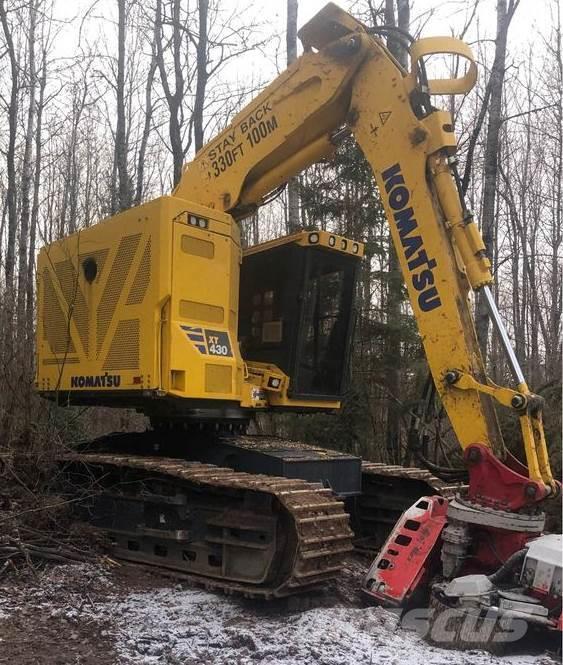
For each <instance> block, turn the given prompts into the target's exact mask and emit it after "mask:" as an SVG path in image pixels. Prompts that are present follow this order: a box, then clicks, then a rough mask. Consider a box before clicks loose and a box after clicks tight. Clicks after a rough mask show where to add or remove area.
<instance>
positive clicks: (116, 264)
mask: <svg viewBox="0 0 563 665" xmlns="http://www.w3.org/2000/svg"><path fill="white" fill-rule="evenodd" d="M140 239H141V234H140V233H136V234H135V235H131V236H125V237H124V238H122V239H121V242H120V243H119V248H118V250H117V254H116V255H115V258H114V260H113V264H112V266H111V270H110V273H109V275H108V278H107V281H106V286H105V289H104V293H103V295H102V299H101V301H100V304H99V306H98V312H97V325H96V339H97V352H98V356H99V354H100V351H101V348H102V346H103V344H104V340H105V338H106V334H107V331H108V328H109V325H110V323H111V320H112V318H113V315H114V312H115V308H116V307H117V302H118V300H119V296H120V295H121V289H122V288H123V283H124V282H125V279H126V277H127V275H128V273H129V269H130V268H131V263H132V261H133V257H134V256H135V252H136V251H137V247H138V245H139V240H140ZM116 337H117V334H116Z"/></svg>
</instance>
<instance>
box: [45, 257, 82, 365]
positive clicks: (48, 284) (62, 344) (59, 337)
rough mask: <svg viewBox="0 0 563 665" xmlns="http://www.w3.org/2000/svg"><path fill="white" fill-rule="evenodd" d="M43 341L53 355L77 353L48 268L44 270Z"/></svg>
mask: <svg viewBox="0 0 563 665" xmlns="http://www.w3.org/2000/svg"><path fill="white" fill-rule="evenodd" d="M43 339H45V340H46V341H47V342H48V343H49V346H50V347H51V352H52V353H57V354H64V353H76V350H75V348H74V344H73V342H72V339H70V335H69V329H68V320H67V317H66V316H65V314H64V312H63V310H62V309H61V305H60V303H59V299H58V298H57V293H56V291H55V287H54V286H53V282H52V280H51V275H49V271H48V269H47V268H45V269H44V270H43Z"/></svg>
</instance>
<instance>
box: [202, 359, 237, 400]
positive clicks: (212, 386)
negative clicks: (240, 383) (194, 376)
mask: <svg viewBox="0 0 563 665" xmlns="http://www.w3.org/2000/svg"><path fill="white" fill-rule="evenodd" d="M232 377H233V370H232V368H231V367H230V365H212V364H211V363H207V364H206V365H205V392H207V393H230V392H231V384H232Z"/></svg>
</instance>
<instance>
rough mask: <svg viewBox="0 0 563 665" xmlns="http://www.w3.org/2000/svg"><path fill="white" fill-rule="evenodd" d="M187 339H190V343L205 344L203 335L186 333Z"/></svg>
mask: <svg viewBox="0 0 563 665" xmlns="http://www.w3.org/2000/svg"><path fill="white" fill-rule="evenodd" d="M188 339H191V341H192V342H205V338H204V337H203V335H195V334H194V333H188Z"/></svg>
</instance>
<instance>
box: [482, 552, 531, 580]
mask: <svg viewBox="0 0 563 665" xmlns="http://www.w3.org/2000/svg"><path fill="white" fill-rule="evenodd" d="M527 551H528V550H527V549H526V548H523V549H521V550H518V551H517V552H514V554H511V555H510V556H509V557H508V559H507V560H506V561H505V562H504V563H503V564H502V566H501V567H500V568H499V569H498V570H497V571H496V572H494V573H492V575H488V576H487V577H488V579H489V581H490V582H492V583H493V584H502V583H503V582H506V580H507V579H508V577H509V575H510V574H511V573H512V572H513V571H514V569H515V568H516V567H517V566H521V565H522V562H523V561H524V558H525V556H526V552H527Z"/></svg>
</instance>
